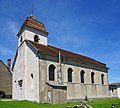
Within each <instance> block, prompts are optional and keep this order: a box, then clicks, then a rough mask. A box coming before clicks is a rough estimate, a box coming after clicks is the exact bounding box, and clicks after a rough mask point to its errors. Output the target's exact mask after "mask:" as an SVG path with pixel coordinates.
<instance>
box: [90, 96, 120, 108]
mask: <svg viewBox="0 0 120 108" xmlns="http://www.w3.org/2000/svg"><path fill="white" fill-rule="evenodd" d="M89 104H90V105H91V106H93V108H111V105H112V104H116V106H115V107H114V108H120V105H119V104H120V99H115V98H113V99H102V100H94V101H93V102H89Z"/></svg>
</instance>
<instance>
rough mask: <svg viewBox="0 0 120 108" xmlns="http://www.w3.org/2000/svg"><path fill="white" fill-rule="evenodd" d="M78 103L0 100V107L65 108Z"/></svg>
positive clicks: (78, 103)
mask: <svg viewBox="0 0 120 108" xmlns="http://www.w3.org/2000/svg"><path fill="white" fill-rule="evenodd" d="M74 105H80V102H70V103H67V104H60V105H58V104H55V105H52V104H48V103H33V102H29V101H0V108H66V106H74Z"/></svg>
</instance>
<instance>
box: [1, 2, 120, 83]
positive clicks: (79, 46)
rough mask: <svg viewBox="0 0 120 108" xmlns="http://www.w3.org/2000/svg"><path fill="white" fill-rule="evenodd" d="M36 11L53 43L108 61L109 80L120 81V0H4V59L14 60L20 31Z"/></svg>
mask: <svg viewBox="0 0 120 108" xmlns="http://www.w3.org/2000/svg"><path fill="white" fill-rule="evenodd" d="M32 5H34V9H33V10H34V11H33V15H34V16H35V18H36V19H37V20H39V21H41V22H43V23H44V25H45V27H46V29H47V31H48V32H49V36H48V43H49V44H50V45H53V46H56V47H59V48H62V49H65V50H69V51H72V52H75V53H78V54H82V55H85V56H88V57H91V58H93V59H95V60H97V61H100V62H102V63H105V64H106V65H107V67H108V68H110V69H109V71H108V74H109V83H113V82H120V69H119V68H120V0H0V59H1V60H3V62H4V63H6V61H7V59H8V58H11V59H12V62H13V61H14V56H15V52H16V49H17V47H18V43H17V36H16V35H17V33H18V31H19V30H20V27H21V25H22V24H23V22H24V21H25V19H26V18H27V17H28V16H30V15H31V10H32Z"/></svg>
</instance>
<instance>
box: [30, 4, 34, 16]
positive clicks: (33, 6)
mask: <svg viewBox="0 0 120 108" xmlns="http://www.w3.org/2000/svg"><path fill="white" fill-rule="evenodd" d="M33 12H34V5H32V12H31V16H33Z"/></svg>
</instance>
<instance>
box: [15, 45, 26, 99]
mask: <svg viewBox="0 0 120 108" xmlns="http://www.w3.org/2000/svg"><path fill="white" fill-rule="evenodd" d="M24 52H25V43H23V44H22V45H21V46H20V47H19V48H18V53H17V58H16V61H15V65H14V68H13V99H18V100H24V99H25V97H24V93H25V91H24V90H25V85H24V83H25V82H24V78H25V53H24ZM22 80H23V82H22ZM19 81H21V82H22V83H21V86H20V84H19Z"/></svg>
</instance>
